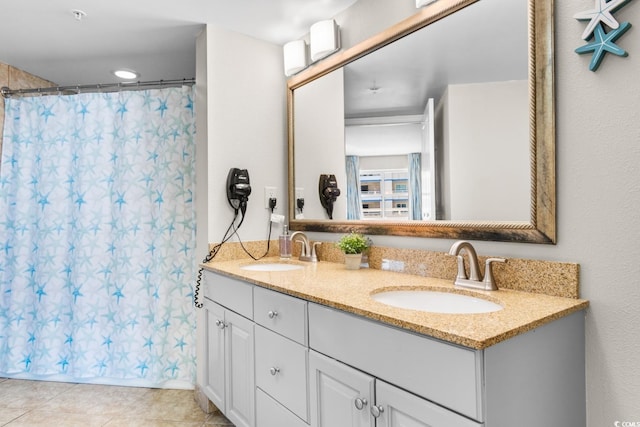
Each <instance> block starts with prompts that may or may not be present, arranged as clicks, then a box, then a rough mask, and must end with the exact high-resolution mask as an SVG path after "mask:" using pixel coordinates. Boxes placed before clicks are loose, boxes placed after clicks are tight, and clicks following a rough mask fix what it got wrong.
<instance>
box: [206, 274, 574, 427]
mask: <svg viewBox="0 0 640 427" xmlns="http://www.w3.org/2000/svg"><path fill="white" fill-rule="evenodd" d="M205 279H206V288H205V299H204V304H205V314H206V325H205V328H206V337H207V344H206V351H207V354H206V362H205V363H206V378H205V379H204V380H205V384H203V389H204V391H205V394H206V395H207V396H208V397H209V399H211V401H212V402H213V403H214V404H215V405H216V406H218V408H220V409H221V410H222V412H223V413H224V414H225V415H226V416H227V417H228V418H229V419H230V420H231V421H232V422H233V423H234V425H235V426H236V427H309V426H311V427H427V426H429V427H512V426H516V425H517V426H519V427H540V426H563V427H583V426H584V425H585V423H586V419H585V418H586V410H585V405H586V400H585V375H584V371H585V360H584V312H583V311H578V312H575V313H572V314H569V315H565V316H560V317H559V318H558V319H556V320H554V321H552V322H548V323H545V324H544V325H542V326H539V327H537V328H535V329H533V330H530V331H528V332H526V333H523V334H520V335H517V336H515V337H512V338H509V339H506V340H503V341H501V342H499V343H496V344H494V345H491V346H489V347H487V348H485V349H481V350H478V349H474V348H468V347H464V346H460V345H456V344H453V343H450V342H447V341H442V340H438V339H435V338H432V337H429V336H426V335H422V334H418V333H415V332H411V331H408V330H406V329H401V328H397V327H394V326H391V325H388V324H386V323H381V322H378V321H375V320H372V319H369V318H367V317H363V316H359V315H356V314H351V313H348V312H345V311H341V310H337V309H334V308H331V307H328V306H325V305H321V304H317V303H312V302H308V301H306V300H304V299H300V298H295V297H292V296H289V295H285V294H283V293H280V292H277V291H274V290H270V289H267V288H264V287H261V286H258V285H253V284H249V283H246V282H243V281H241V280H237V279H232V278H230V277H228V276H225V275H221V274H215V273H212V272H205ZM482 322H484V324H487V325H489V326H490V322H488V321H487V320H486V319H483V320H482ZM478 327H482V323H481V324H479V325H478Z"/></svg>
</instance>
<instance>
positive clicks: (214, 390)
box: [204, 298, 225, 411]
mask: <svg viewBox="0 0 640 427" xmlns="http://www.w3.org/2000/svg"><path fill="white" fill-rule="evenodd" d="M224 312H225V310H224V308H222V307H221V306H219V305H218V304H216V303H214V302H212V301H211V300H209V299H206V298H205V299H204V313H205V328H206V337H207V343H206V344H205V352H206V355H205V358H204V360H205V361H206V368H205V371H206V372H205V384H204V393H205V394H206V395H207V397H208V398H209V399H210V400H211V402H213V404H214V405H216V407H218V409H220V410H221V411H224V410H225V398H224V397H225V393H224V387H225V375H224V370H225V368H224V363H225V362H224V353H225V351H224V349H225V340H224V335H225V333H224V324H225V323H224Z"/></svg>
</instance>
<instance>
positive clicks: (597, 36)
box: [576, 22, 631, 71]
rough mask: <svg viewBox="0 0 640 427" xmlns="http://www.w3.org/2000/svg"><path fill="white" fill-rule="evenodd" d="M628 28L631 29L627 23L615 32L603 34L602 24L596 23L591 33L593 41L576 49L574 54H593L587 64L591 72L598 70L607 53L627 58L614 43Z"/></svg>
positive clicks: (623, 51) (626, 54)
mask: <svg viewBox="0 0 640 427" xmlns="http://www.w3.org/2000/svg"><path fill="white" fill-rule="evenodd" d="M629 28H631V24H630V23H629V22H623V23H622V24H620V25H619V26H618V28H616V29H615V30H611V31H609V32H608V33H605V32H604V29H603V28H602V24H600V23H598V24H597V25H596V26H595V29H594V31H593V35H594V40H593V41H592V42H590V43H587V44H586V45H584V46H580V47H579V48H577V49H576V53H578V54H583V53H589V52H593V56H592V58H591V62H590V63H589V70H591V71H596V70H597V69H598V67H599V66H600V63H601V62H602V59H603V58H604V55H605V54H606V53H607V52H609V53H613V54H614V55H618V56H628V55H629V54H628V53H627V51H625V50H624V49H622V48H620V46H618V45H616V44H615V41H616V40H618V39H619V38H620V37H621V36H622V35H623V34H624V33H626V32H627V30H628V29H629Z"/></svg>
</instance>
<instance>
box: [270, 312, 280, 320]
mask: <svg viewBox="0 0 640 427" xmlns="http://www.w3.org/2000/svg"><path fill="white" fill-rule="evenodd" d="M267 316H269V319H273V318H274V317H277V316H278V312H277V311H270V312H268V313H267Z"/></svg>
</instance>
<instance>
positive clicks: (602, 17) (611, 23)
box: [573, 0, 631, 40]
mask: <svg viewBox="0 0 640 427" xmlns="http://www.w3.org/2000/svg"><path fill="white" fill-rule="evenodd" d="M630 1H631V0H610V1H607V0H596V5H595V8H593V9H589V10H585V11H584V12H579V13H576V14H575V15H573V17H574V18H575V19H577V20H578V21H589V24H588V25H587V28H585V30H584V33H582V38H583V39H584V40H588V39H589V37H590V36H591V33H593V31H594V30H595V29H596V26H597V25H598V24H599V23H603V24H606V25H607V26H608V27H609V28H611V29H613V30H615V29H617V28H618V27H619V26H620V24H618V21H616V19H615V18H614V17H613V15H612V13H613V12H615V11H616V10H618V9H620V8H621V7H622V6H624V5H626V4H627V3H629V2H630Z"/></svg>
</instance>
